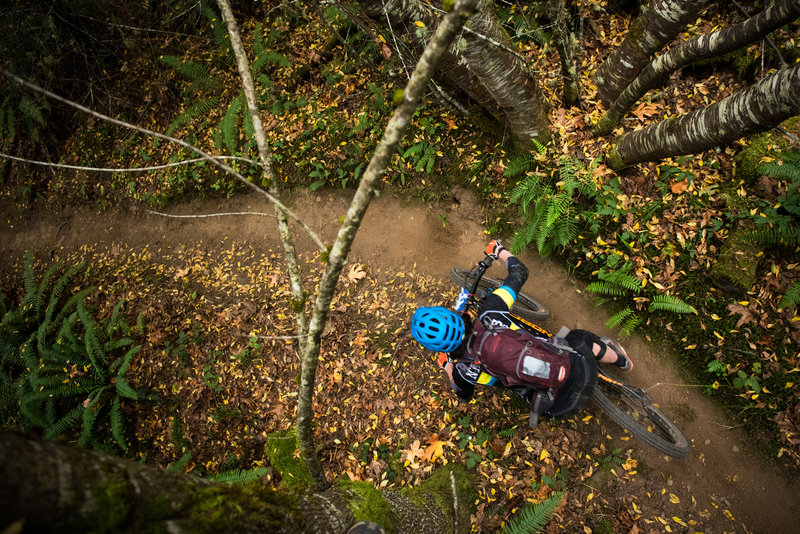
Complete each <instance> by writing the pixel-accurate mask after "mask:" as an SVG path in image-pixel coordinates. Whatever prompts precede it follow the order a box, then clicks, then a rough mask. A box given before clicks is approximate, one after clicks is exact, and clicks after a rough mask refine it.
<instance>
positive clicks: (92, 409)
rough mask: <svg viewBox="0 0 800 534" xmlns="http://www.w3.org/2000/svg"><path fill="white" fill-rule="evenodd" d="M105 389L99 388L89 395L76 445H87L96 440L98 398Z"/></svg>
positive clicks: (98, 416)
mask: <svg viewBox="0 0 800 534" xmlns="http://www.w3.org/2000/svg"><path fill="white" fill-rule="evenodd" d="M105 389H106V388H103V389H99V390H97V391H95V392H94V393H92V394H91V395H90V396H89V399H88V400H89V402H88V403H87V404H86V409H85V410H84V411H83V430H82V431H81V436H80V438H78V445H80V446H81V447H87V446H88V445H89V444H90V443H91V441H92V440H95V441H96V440H97V437H96V430H97V421H98V420H99V419H100V406H99V403H100V400H101V399H102V395H103V393H105Z"/></svg>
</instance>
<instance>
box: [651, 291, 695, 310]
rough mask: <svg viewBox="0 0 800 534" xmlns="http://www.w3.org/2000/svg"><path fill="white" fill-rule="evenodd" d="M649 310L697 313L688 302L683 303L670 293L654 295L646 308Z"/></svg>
mask: <svg viewBox="0 0 800 534" xmlns="http://www.w3.org/2000/svg"><path fill="white" fill-rule="evenodd" d="M647 311H649V312H656V311H668V312H672V313H694V314H696V313H697V310H696V309H694V308H693V307H692V306H690V305H689V304H687V303H685V302H684V301H682V300H681V299H679V298H677V297H673V296H671V295H656V296H654V297H653V302H651V303H650V306H649V307H648V308H647Z"/></svg>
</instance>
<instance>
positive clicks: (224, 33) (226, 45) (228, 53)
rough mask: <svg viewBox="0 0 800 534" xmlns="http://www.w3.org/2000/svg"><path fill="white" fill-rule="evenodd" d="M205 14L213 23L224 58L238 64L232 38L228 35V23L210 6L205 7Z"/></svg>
mask: <svg viewBox="0 0 800 534" xmlns="http://www.w3.org/2000/svg"><path fill="white" fill-rule="evenodd" d="M203 14H204V15H205V16H206V19H208V23H209V24H210V25H211V33H212V34H213V35H214V42H215V43H216V45H217V48H218V49H219V51H220V52H221V55H222V57H223V59H224V60H225V61H226V63H228V64H229V65H236V58H235V57H234V55H233V48H232V47H231V40H230V37H229V36H228V25H227V24H226V23H225V21H224V20H223V19H222V17H221V16H219V14H217V12H215V11H214V10H213V9H211V7H210V6H205V7H203Z"/></svg>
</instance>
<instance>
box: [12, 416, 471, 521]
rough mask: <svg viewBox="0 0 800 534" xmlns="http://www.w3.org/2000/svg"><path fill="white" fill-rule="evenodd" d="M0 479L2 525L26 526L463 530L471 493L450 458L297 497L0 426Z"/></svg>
mask: <svg viewBox="0 0 800 534" xmlns="http://www.w3.org/2000/svg"><path fill="white" fill-rule="evenodd" d="M451 472H453V475H452V476H451V474H450V473H451ZM0 481H1V482H0V518H2V520H3V522H2V523H0V529H5V528H6V527H8V526H9V525H11V524H13V523H17V522H18V521H24V529H25V530H24V531H25V532H81V533H86V532H136V533H137V534H138V533H148V532H170V533H173V532H175V533H178V532H191V533H193V534H194V533H205V532H209V533H210V532H241V533H246V532H259V533H263V532H271V533H280V532H287V533H289V532H291V533H298V532H309V533H323V532H324V533H344V532H347V530H348V528H349V527H350V526H351V525H352V524H353V523H354V522H355V521H357V520H364V519H370V520H373V521H376V522H380V523H381V524H383V526H384V527H385V528H386V529H387V531H388V532H420V533H426V532H430V533H440V532H453V531H457V532H469V530H470V525H469V506H470V505H471V504H472V503H473V502H474V501H475V497H476V494H475V490H474V489H473V488H474V480H473V479H472V478H471V476H470V475H469V474H468V473H467V472H466V470H464V469H463V468H460V467H458V466H455V467H451V466H447V468H442V469H439V470H438V471H437V472H435V473H434V475H433V476H431V477H430V479H429V480H428V481H427V482H426V483H425V484H423V485H421V486H419V487H417V488H414V489H411V490H405V491H393V490H391V491H378V490H376V489H374V487H373V486H372V485H371V484H369V483H350V482H347V483H338V484H335V485H334V486H332V487H331V488H330V489H329V490H327V491H326V492H324V493H321V494H311V493H309V494H302V495H297V494H292V493H288V492H284V491H276V490H273V489H271V488H267V487H264V486H261V485H257V484H250V485H244V486H235V485H228V484H222V483H215V482H211V481H208V480H203V479H200V478H197V477H194V476H191V475H186V474H179V473H172V472H167V471H163V470H161V469H158V468H156V467H153V466H148V465H143V464H138V463H134V462H130V461H127V460H124V459H121V458H115V457H111V456H104V455H100V454H97V453H94V452H91V451H87V450H84V449H80V448H77V447H74V446H70V445H66V444H59V443H53V442H49V441H43V440H39V439H36V438H31V437H27V436H23V435H20V434H15V433H11V432H7V431H4V432H2V433H0ZM454 481H455V484H454V483H453V482H454ZM454 488H455V491H454ZM454 495H457V497H454ZM454 502H457V503H458V505H457V508H458V509H459V512H460V514H459V515H460V517H459V518H455V517H454V513H453V510H454ZM454 521H455V523H456V528H455V529H454V526H453V523H454Z"/></svg>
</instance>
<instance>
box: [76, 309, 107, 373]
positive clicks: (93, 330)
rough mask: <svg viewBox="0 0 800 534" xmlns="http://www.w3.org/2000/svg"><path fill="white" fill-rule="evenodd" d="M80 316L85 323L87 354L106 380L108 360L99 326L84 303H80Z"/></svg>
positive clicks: (97, 371) (95, 368) (96, 371)
mask: <svg viewBox="0 0 800 534" xmlns="http://www.w3.org/2000/svg"><path fill="white" fill-rule="evenodd" d="M78 316H79V317H80V319H81V323H83V328H84V335H83V337H84V344H85V346H86V354H88V355H89V358H90V359H91V360H92V366H93V367H94V371H95V373H97V375H98V376H100V377H101V378H102V379H103V380H105V379H106V377H107V374H108V360H107V359H106V354H105V352H104V351H103V347H102V345H101V344H100V339H99V337H98V335H97V334H98V332H97V324H96V323H95V321H94V318H93V317H92V315H91V314H90V313H89V310H87V309H86V305H85V304H84V303H83V301H81V302H79V303H78Z"/></svg>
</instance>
